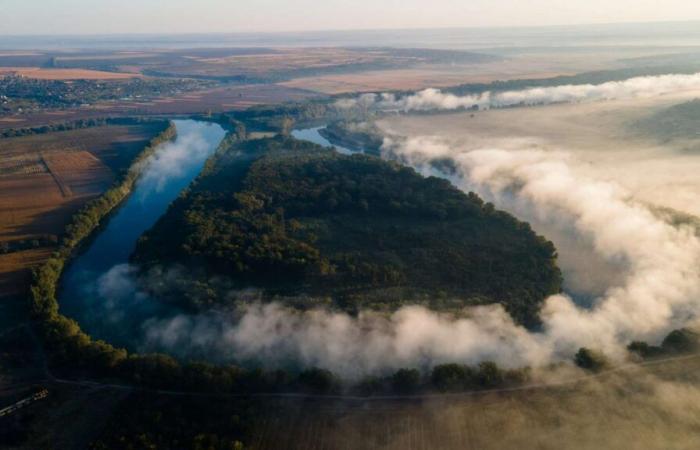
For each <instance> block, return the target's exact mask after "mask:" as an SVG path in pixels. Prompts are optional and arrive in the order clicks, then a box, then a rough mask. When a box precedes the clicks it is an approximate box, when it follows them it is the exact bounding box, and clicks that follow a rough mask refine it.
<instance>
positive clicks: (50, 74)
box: [0, 67, 139, 81]
mask: <svg viewBox="0 0 700 450" xmlns="http://www.w3.org/2000/svg"><path fill="white" fill-rule="evenodd" d="M7 75H19V76H23V77H27V78H34V79H37V80H64V81H65V80H123V79H127V78H135V77H138V76H139V75H137V74H133V73H116V72H104V71H100V70H88V69H44V68H41V67H0V77H3V76H7Z"/></svg>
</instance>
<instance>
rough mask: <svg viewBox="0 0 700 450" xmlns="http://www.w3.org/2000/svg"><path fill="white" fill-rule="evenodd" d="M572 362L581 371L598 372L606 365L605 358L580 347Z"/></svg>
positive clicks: (600, 354) (598, 353)
mask: <svg viewBox="0 0 700 450" xmlns="http://www.w3.org/2000/svg"><path fill="white" fill-rule="evenodd" d="M574 362H575V363H576V365H577V366H579V367H580V368H582V369H586V370H590V371H592V372H599V371H600V370H602V369H604V368H605V366H607V365H608V362H607V359H606V358H605V356H604V355H603V354H602V353H600V352H596V351H594V350H591V349H588V348H585V347H581V348H580V349H579V351H578V352H577V353H576V355H575V356H574Z"/></svg>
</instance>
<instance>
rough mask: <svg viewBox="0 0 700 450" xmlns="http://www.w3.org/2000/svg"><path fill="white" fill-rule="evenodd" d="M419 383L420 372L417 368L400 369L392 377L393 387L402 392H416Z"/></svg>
mask: <svg viewBox="0 0 700 450" xmlns="http://www.w3.org/2000/svg"><path fill="white" fill-rule="evenodd" d="M419 385H420V372H419V371H418V370H416V369H399V370H398V371H396V373H395V374H394V375H393V376H392V377H391V387H392V389H393V390H394V391H395V392H399V393H401V394H408V393H411V392H415V391H416V389H418V387H419Z"/></svg>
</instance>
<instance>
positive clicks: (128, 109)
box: [0, 84, 322, 130]
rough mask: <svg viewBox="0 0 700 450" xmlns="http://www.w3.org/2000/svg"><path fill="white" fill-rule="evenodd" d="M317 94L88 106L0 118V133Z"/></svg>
mask: <svg viewBox="0 0 700 450" xmlns="http://www.w3.org/2000/svg"><path fill="white" fill-rule="evenodd" d="M320 96H322V95H321V94H319V93H316V92H311V91H308V90H304V89H299V88H292V87H287V86H283V85H279V84H255V85H238V86H225V87H220V88H215V89H208V90H204V91H199V92H189V93H186V94H181V95H178V96H175V97H166V98H161V99H158V100H154V101H149V102H143V101H142V102H138V101H118V102H105V103H98V104H95V105H91V106H86V107H80V108H73V109H65V110H55V111H40V112H32V113H28V114H18V115H14V116H5V117H0V130H3V129H8V128H26V127H35V126H41V125H50V124H56V123H61V122H69V121H73V120H80V119H91V118H103V117H124V116H134V115H154V116H158V115H174V114H202V113H207V112H215V113H216V112H225V111H234V110H243V109H246V108H248V107H250V106H255V105H267V104H278V103H283V102H290V101H300V100H304V99H310V98H317V97H320Z"/></svg>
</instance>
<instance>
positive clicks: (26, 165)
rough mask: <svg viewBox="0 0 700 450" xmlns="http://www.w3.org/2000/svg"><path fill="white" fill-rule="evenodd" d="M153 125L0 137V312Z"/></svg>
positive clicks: (124, 164) (147, 137) (137, 148)
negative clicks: (18, 246)
mask: <svg viewBox="0 0 700 450" xmlns="http://www.w3.org/2000/svg"><path fill="white" fill-rule="evenodd" d="M158 130H159V128H158V127H157V125H154V124H142V125H132V126H105V127H96V128H87V129H79V130H71V131H63V132H56V133H49V134H38V135H30V136H24V137H18V138H8V139H0V245H3V244H4V245H8V244H12V243H16V242H20V241H21V242H29V243H31V245H29V247H30V248H29V249H26V250H19V251H13V252H10V253H7V254H2V252H0V299H2V300H1V301H0V308H2V309H0V311H3V310H4V309H8V308H9V309H11V308H10V303H11V299H13V298H15V297H20V296H21V294H24V292H25V290H26V287H27V284H28V275H29V269H31V268H32V267H35V266H36V265H37V264H39V263H41V262H42V261H43V260H45V259H46V258H47V257H48V256H49V254H50V252H51V247H50V246H48V245H47V244H46V242H45V241H46V237H47V236H57V235H60V234H61V233H62V230H63V228H64V227H65V225H66V224H67V223H68V221H69V220H70V218H71V216H72V215H73V214H74V213H75V212H76V211H77V210H78V209H79V208H80V207H82V205H84V204H85V203H86V202H87V201H89V200H90V199H92V198H94V197H95V196H97V195H99V194H100V193H101V192H103V191H104V190H105V189H106V188H108V187H109V186H110V184H111V183H112V181H113V180H114V176H115V173H116V172H118V171H120V170H123V169H125V168H126V167H128V165H129V164H130V161H131V160H132V159H133V158H134V157H135V156H136V155H137V154H138V152H139V151H141V150H142V149H143V148H144V147H145V145H146V144H147V143H148V142H149V141H150V140H151V139H152V138H153V137H154V136H155V134H157V132H158Z"/></svg>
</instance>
